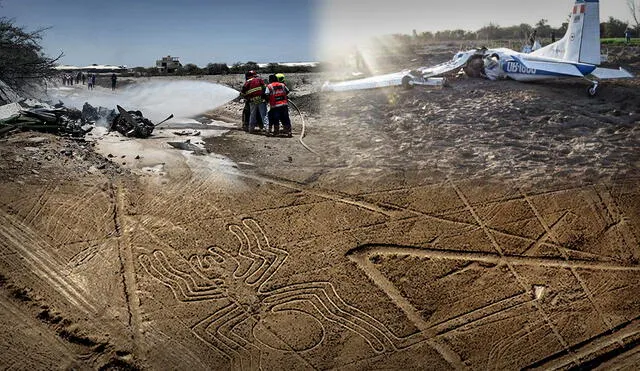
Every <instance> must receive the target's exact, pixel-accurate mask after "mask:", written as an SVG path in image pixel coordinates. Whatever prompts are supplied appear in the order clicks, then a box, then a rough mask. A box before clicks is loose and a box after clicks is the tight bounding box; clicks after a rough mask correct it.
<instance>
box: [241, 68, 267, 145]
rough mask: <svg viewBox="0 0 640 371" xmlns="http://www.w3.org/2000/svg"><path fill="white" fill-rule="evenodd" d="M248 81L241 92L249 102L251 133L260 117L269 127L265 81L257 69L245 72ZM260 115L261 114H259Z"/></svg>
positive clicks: (249, 129)
mask: <svg viewBox="0 0 640 371" xmlns="http://www.w3.org/2000/svg"><path fill="white" fill-rule="evenodd" d="M245 78H246V81H245V83H244V85H243V86H242V90H241V91H240V93H241V94H242V96H243V97H244V99H245V100H246V101H248V102H249V109H250V114H249V125H248V131H249V133H254V132H255V127H256V125H257V124H258V117H259V118H260V119H262V123H263V124H264V125H266V126H267V127H268V121H267V105H266V103H265V101H264V98H263V96H264V94H265V88H266V86H265V83H264V80H262V79H261V78H260V77H258V74H257V73H256V71H249V72H247V73H246V74H245ZM258 115H259V116H258Z"/></svg>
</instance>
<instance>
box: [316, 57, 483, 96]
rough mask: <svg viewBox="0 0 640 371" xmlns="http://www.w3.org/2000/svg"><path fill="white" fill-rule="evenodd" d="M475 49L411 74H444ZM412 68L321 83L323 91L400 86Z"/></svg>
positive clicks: (426, 76) (460, 62)
mask: <svg viewBox="0 0 640 371" xmlns="http://www.w3.org/2000/svg"><path fill="white" fill-rule="evenodd" d="M475 52H476V51H475V50H470V51H467V52H460V53H457V54H456V55H455V56H454V57H453V59H451V60H450V61H447V62H444V63H440V64H438V65H435V66H432V67H420V68H417V69H415V70H413V71H417V72H419V74H418V76H415V75H412V76H413V77H414V78H422V79H427V78H429V77H435V76H440V75H444V74H446V73H449V72H452V71H455V70H456V69H458V68H460V67H462V66H464V64H465V63H467V61H468V60H469V58H471V56H472V55H474V54H475ZM411 73H412V70H403V71H400V72H395V73H390V74H386V75H377V76H371V77H367V78H364V79H358V80H349V81H340V82H332V83H330V82H327V83H325V84H324V85H323V87H322V90H324V91H349V90H362V89H375V88H382V87H387V86H400V85H402V79H403V78H404V77H405V76H407V75H409V74H411Z"/></svg>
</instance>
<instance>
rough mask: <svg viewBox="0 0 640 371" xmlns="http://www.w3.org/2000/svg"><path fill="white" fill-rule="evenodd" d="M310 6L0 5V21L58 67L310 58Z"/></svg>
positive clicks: (46, 0) (25, 0)
mask: <svg viewBox="0 0 640 371" xmlns="http://www.w3.org/2000/svg"><path fill="white" fill-rule="evenodd" d="M315 3H316V1H315V0H277V1H257V0H226V1H218V0H147V1H142V0H0V6H1V7H0V16H2V17H8V18H12V19H14V20H15V23H16V24H17V25H21V26H24V27H26V29H27V30H30V31H31V30H36V29H40V28H42V27H50V29H49V30H47V31H46V33H45V34H44V37H43V40H42V42H41V44H42V46H43V47H44V48H45V53H46V54H47V55H49V56H57V55H59V54H60V53H61V52H62V53H64V56H63V57H62V59H61V60H60V62H61V63H62V64H67V65H76V66H86V65H90V64H93V63H95V64H111V65H127V66H129V67H137V66H142V67H151V66H155V63H156V60H157V59H160V58H161V57H162V56H166V55H171V56H176V57H179V58H180V62H181V63H182V64H183V65H184V64H187V63H193V64H196V65H198V66H200V67H204V66H206V65H207V64H208V63H227V64H233V63H236V62H247V61H254V62H258V63H268V62H307V61H315V60H316V59H317V55H316V51H317V49H318V48H317V46H316V41H317V35H316V34H315V30H317V29H318V27H317V24H316V20H317V19H316V17H315V14H316V13H317V12H316V11H315V9H314V4H315Z"/></svg>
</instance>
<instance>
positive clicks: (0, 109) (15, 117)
mask: <svg viewBox="0 0 640 371" xmlns="http://www.w3.org/2000/svg"><path fill="white" fill-rule="evenodd" d="M91 129H93V126H92V125H90V124H89V123H88V122H86V121H84V120H83V119H82V113H81V112H80V111H79V110H77V109H74V108H66V107H58V108H56V107H52V106H50V105H48V104H46V103H42V102H38V101H35V100H32V99H28V100H22V101H20V102H18V103H10V104H6V105H4V106H0V136H4V135H7V134H9V133H11V132H14V131H19V130H23V131H24V130H35V131H41V132H48V133H54V134H58V135H70V136H73V137H82V136H84V135H85V134H86V133H88V132H89V131H91Z"/></svg>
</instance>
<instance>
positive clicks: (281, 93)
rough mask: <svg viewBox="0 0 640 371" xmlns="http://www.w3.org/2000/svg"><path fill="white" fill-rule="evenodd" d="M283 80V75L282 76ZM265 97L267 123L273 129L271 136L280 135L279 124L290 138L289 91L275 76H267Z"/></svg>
mask: <svg viewBox="0 0 640 371" xmlns="http://www.w3.org/2000/svg"><path fill="white" fill-rule="evenodd" d="M282 77H283V79H284V75H282ZM264 93H265V95H266V96H267V97H268V100H269V107H270V110H269V123H270V124H271V127H272V128H273V135H276V136H277V135H279V134H280V122H282V129H283V130H284V134H285V135H286V136H287V137H289V138H291V120H290V119H289V102H288V99H287V95H288V94H289V89H288V88H287V86H286V85H285V84H283V83H282V82H280V81H278V78H277V77H276V75H270V76H269V85H267V88H266V89H265V92H264Z"/></svg>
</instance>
